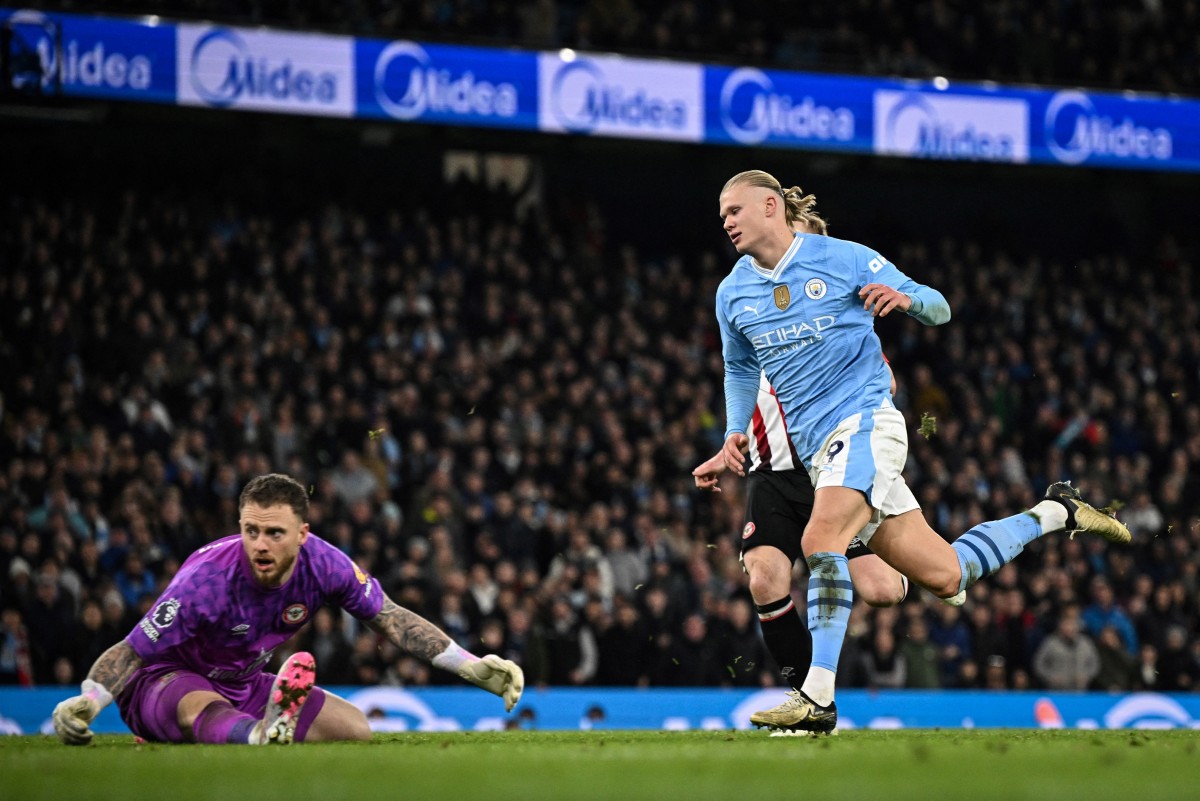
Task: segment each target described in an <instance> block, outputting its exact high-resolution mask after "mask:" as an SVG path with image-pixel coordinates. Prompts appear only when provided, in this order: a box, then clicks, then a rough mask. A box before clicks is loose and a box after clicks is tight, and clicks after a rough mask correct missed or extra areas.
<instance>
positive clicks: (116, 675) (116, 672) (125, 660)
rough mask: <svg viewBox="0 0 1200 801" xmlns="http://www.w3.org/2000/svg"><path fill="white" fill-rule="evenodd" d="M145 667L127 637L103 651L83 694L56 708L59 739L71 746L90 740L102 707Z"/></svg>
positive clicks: (84, 684)
mask: <svg viewBox="0 0 1200 801" xmlns="http://www.w3.org/2000/svg"><path fill="white" fill-rule="evenodd" d="M141 666H142V659H141V657H139V656H138V655H137V654H136V653H134V652H133V649H132V648H130V647H129V643H127V642H125V641H124V640H122V641H121V642H119V643H117V644H116V645H114V646H113V647H112V648H109V649H108V650H107V651H105V652H104V653H102V654H100V658H99V659H97V660H96V664H94V665H92V669H91V670H90V671H89V672H88V677H87V678H86V679H84V680H83V684H82V685H80V688H79V690H80V692H79V695H77V696H75V697H74V698H68V699H67V700H65V701H62V702H61V703H59V705H58V706H56V707H54V714H53V715H52V716H51V719H52V720H53V721H54V731H55V732H56V733H57V734H58V738H59V739H60V740H62V741H63V742H64V743H66V744H67V745H87V744H88V743H90V742H91V741H92V730H91V728H90V727H91V724H92V721H93V720H95V719H96V715H99V714H100V710H102V709H104V707H106V706H108V705H109V704H110V703H112V699H113V696H114V695H120V694H121V692H122V691H124V689H125V685H127V684H128V683H129V677H130V676H132V675H133V673H134V671H136V670H137V669H138V668H140V667H141Z"/></svg>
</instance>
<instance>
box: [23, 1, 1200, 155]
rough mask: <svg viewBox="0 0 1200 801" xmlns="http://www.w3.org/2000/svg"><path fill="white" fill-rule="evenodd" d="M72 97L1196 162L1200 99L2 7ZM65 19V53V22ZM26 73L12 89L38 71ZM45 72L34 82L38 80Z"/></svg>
mask: <svg viewBox="0 0 1200 801" xmlns="http://www.w3.org/2000/svg"><path fill="white" fill-rule="evenodd" d="M0 21H3V22H4V23H5V24H6V26H7V28H8V30H9V32H10V34H11V42H10V53H16V54H17V55H19V56H20V57H21V59H23V63H26V64H28V63H29V62H30V60H31V59H32V58H36V60H37V62H38V63H40V65H41V72H42V73H43V77H42V78H40V80H41V81H42V83H43V87H44V88H47V89H49V88H52V85H53V83H54V76H55V75H56V74H57V75H58V76H60V78H61V90H62V92H63V93H64V94H65V95H68V96H73V97H92V98H105V99H112V100H140V101H149V102H158V103H168V104H181V105H198V106H208V107H211V108H218V109H226V110H253V111H273V112H282V113H291V114H297V113H298V114H321V115H328V116H341V117H358V118H367V119H384V120H396V121H400V122H421V123H436V124H441V125H464V126H484V127H494V128H509V129H519V130H527V131H542V132H547V133H565V134H574V135H584V136H614V137H623V138H634V139H655V140H662V141H680V142H703V143H708V144H719V145H729V146H734V147H775V148H804V149H811V150H821V151H833V152H851V153H875V154H879V155H886V156H900V157H907V158H926V159H937V160H971V161H997V162H1007V163H1012V164H1023V163H1037V164H1057V165H1064V166H1089V167H1104V168H1112V167H1118V168H1131V169H1150V170H1168V171H1170V170H1174V171H1188V172H1200V100H1196V99H1184V98H1174V97H1160V96H1152V95H1136V94H1132V93H1125V94H1113V93H1105V92H1091V91H1082V90H1078V89H1063V90H1040V89H1016V88H1010V87H1004V86H1000V85H996V84H978V83H959V82H951V81H948V80H946V79H944V78H936V79H933V80H931V81H911V80H899V79H887V78H865V77H846V76H831V75H816V74H807V73H800V72H784V71H781V70H762V69H758V68H752V67H740V68H739V67H725V66H708V65H702V64H692V63H686V62H677V61H666V60H650V59H638V58H624V57H617V56H611V55H603V54H589V53H579V52H575V51H571V50H561V51H557V52H553V53H536V52H521V51H517V50H500V49H492V48H478V47H459V46H450V45H433V44H425V43H422V42H415V41H383V40H377V39H354V38H351V37H345V36H327V35H318V34H304V33H290V32H280V31H272V30H270V29H266V28H256V29H251V28H234V27H221V26H211V25H203V24H192V23H179V24H166V23H164V22H162V21H160V20H159V18H158V17H143V18H140V19H137V20H133V19H129V20H118V19H110V18H105V17H89V16H82V15H76V14H57V13H46V12H40V11H26V10H22V11H13V10H7V9H0ZM55 30H57V33H58V39H59V40H61V47H59V46H57V42H56V39H55V37H54V35H53V32H54V31H55ZM34 74H35V71H26V72H23V73H21V74H20V75H17V76H16V77H15V78H14V83H17V82H20V81H28V80H30V79H31V78H30V76H32V75H34ZM34 80H38V79H37V78H34Z"/></svg>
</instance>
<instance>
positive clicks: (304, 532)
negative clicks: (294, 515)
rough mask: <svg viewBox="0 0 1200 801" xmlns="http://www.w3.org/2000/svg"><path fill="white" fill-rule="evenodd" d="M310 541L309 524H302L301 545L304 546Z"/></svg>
mask: <svg viewBox="0 0 1200 801" xmlns="http://www.w3.org/2000/svg"><path fill="white" fill-rule="evenodd" d="M307 541H308V523H301V524H300V544H301V545H303V544H304V543H306V542H307Z"/></svg>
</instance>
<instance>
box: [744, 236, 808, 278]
mask: <svg viewBox="0 0 1200 801" xmlns="http://www.w3.org/2000/svg"><path fill="white" fill-rule="evenodd" d="M803 244H804V235H803V234H795V235H794V236H793V237H792V244H790V245H788V249H787V250H785V251H784V252H783V255H782V256H780V257H779V261H778V262H777V263H776V264H775V268H774V269H773V270H770V271H768V270H767V268H766V267H764V266H762V265H761V264H759V263H758V260H757V259H755V258H754V257H753V256H751V257H750V267H751V268H753V270H754V272H756V273H758V274H759V275H761V276H762V277H763V278H769V279H771V280H772V281H776V282H778V281H779V276H780V275H782V274H783V268H784V267H786V266H787V264H788V262H790V261H791V260H792V259H793V258H795V256H796V252H797V251H798V250H800V248H801V246H802V245H803Z"/></svg>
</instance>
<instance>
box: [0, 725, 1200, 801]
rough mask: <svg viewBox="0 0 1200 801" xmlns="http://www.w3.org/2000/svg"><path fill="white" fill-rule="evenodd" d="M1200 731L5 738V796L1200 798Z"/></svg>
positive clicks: (163, 799)
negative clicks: (80, 743)
mask: <svg viewBox="0 0 1200 801" xmlns="http://www.w3.org/2000/svg"><path fill="white" fill-rule="evenodd" d="M1198 745H1200V732H1198V731H1153V732H1151V731H1067V730H1064V731H1025V730H997V729H975V730H966V731H960V730H932V731H919V730H910V731H886V732H884V731H847V732H843V733H842V734H841V735H840V736H837V737H824V738H819V739H805V738H799V737H776V738H770V737H768V736H767V735H766V733H765V732H760V731H714V732H659V731H650V732H642V731H638V732H634V731H593V732H549V731H547V732H521V731H513V732H490V733H479V732H458V733H446V734H443V733H439V734H388V735H378V734H377V735H376V736H375V738H374V740H373V741H372V742H370V743H356V744H345V743H339V744H327V745H321V744H315V743H313V744H306V745H299V746H293V747H290V748H249V747H244V746H243V747H236V746H195V745H182V746H168V745H135V744H134V742H133V738H132V737H131V736H116V735H110V736H101V737H97V738H96V741H95V743H93V744H92V745H91V746H89V747H86V748H68V747H67V746H63V745H60V744H59V743H58V741H57V740H55V739H53V738H51V737H0V799H4V801H25V799H56V800H62V799H65V800H66V801H91V800H92V799H120V800H121V801H133V800H134V799H154V801H176V800H177V801H190V800H191V799H220V801H243V799H254V801H272V800H273V799H288V801H301V800H302V799H320V800H321V801H340V800H341V799H346V800H347V801H368V799H377V798H378V799H389V800H390V801H416V800H418V799H439V800H442V799H444V800H445V801H458V800H459V799H470V800H472V801H497V800H498V799H522V801H536V800H537V799H555V800H557V799H573V798H586V799H620V801H633V800H634V799H655V800H656V801H657V800H658V799H721V800H722V801H742V800H743V799H745V800H747V801H748V800H750V799H754V800H755V801H757V799H764V801H774V799H781V800H782V799H806V800H807V799H811V800H812V801H844V800H845V799H867V798H880V799H889V800H890V801H899V800H900V799H922V801H940V800H941V799H945V800H946V801H978V800H979V799H992V798H1003V799H1039V800H1040V799H1056V800H1057V799H1076V798H1078V799H1088V800H1089V801H1091V800H1094V799H1095V800H1098V799H1120V801H1151V799H1171V800H1172V801H1177V800H1178V799H1189V798H1198V797H1200V755H1198V754H1197V753H1196V752H1197V746H1198Z"/></svg>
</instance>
